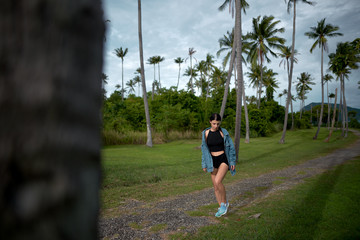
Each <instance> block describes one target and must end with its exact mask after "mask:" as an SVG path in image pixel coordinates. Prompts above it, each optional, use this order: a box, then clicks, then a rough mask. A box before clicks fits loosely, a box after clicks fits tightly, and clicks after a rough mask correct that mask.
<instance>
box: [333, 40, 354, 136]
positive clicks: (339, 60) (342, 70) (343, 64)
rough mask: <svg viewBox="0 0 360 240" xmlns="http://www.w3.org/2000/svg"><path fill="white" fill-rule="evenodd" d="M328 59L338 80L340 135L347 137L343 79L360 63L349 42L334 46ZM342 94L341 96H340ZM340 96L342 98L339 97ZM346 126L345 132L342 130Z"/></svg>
mask: <svg viewBox="0 0 360 240" xmlns="http://www.w3.org/2000/svg"><path fill="white" fill-rule="evenodd" d="M329 58H330V62H329V65H330V70H331V71H332V72H333V73H334V74H335V75H336V76H337V77H338V79H340V106H341V105H342V102H341V100H343V105H344V106H343V107H342V116H343V117H342V120H343V121H342V122H343V124H342V135H343V136H345V137H346V136H347V131H348V121H347V117H348V116H347V115H348V114H347V106H346V97H345V81H344V80H345V78H348V77H349V74H350V71H351V69H358V68H359V66H358V62H360V56H359V54H358V51H357V50H356V48H355V47H354V45H353V44H351V43H349V42H345V43H338V44H337V46H336V52H335V53H331V54H330V55H329ZM341 93H342V94H341ZM341 95H342V97H341ZM345 126H346V132H345V133H344V129H345Z"/></svg>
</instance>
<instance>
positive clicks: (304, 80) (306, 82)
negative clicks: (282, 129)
mask: <svg viewBox="0 0 360 240" xmlns="http://www.w3.org/2000/svg"><path fill="white" fill-rule="evenodd" d="M297 79H298V83H297V84H296V91H297V93H298V97H299V99H300V100H301V105H300V119H301V115H302V111H303V108H304V106H305V99H306V98H307V97H306V94H307V93H308V92H309V91H311V90H312V88H311V87H310V85H315V83H314V82H313V81H312V80H313V78H312V77H311V75H310V74H309V73H306V72H302V73H301V74H300V77H298V78H297Z"/></svg>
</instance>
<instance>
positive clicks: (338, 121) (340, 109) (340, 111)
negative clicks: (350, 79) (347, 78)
mask: <svg viewBox="0 0 360 240" xmlns="http://www.w3.org/2000/svg"><path fill="white" fill-rule="evenodd" d="M342 88H343V87H342V82H341V77H340V105H339V112H338V118H337V126H338V127H339V128H340V126H339V125H340V124H341V122H340V121H341V114H342V92H343V90H342Z"/></svg>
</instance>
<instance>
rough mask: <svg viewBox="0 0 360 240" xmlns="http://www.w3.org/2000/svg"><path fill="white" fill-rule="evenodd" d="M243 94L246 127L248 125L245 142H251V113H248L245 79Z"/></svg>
mask: <svg viewBox="0 0 360 240" xmlns="http://www.w3.org/2000/svg"><path fill="white" fill-rule="evenodd" d="M242 94H243V101H244V114H245V127H246V135H245V143H250V127H249V115H248V110H247V105H246V96H245V86H244V81H243V85H242Z"/></svg>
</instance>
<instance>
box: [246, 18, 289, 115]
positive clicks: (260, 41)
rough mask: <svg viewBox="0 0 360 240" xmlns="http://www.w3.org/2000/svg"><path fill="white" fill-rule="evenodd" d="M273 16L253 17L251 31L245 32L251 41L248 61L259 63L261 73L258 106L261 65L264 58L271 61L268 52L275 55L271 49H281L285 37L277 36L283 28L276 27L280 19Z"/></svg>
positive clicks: (260, 83)
mask: <svg viewBox="0 0 360 240" xmlns="http://www.w3.org/2000/svg"><path fill="white" fill-rule="evenodd" d="M274 19H275V18H274V16H264V17H263V18H262V19H261V17H260V16H258V17H257V18H253V21H252V23H253V24H252V32H250V33H248V34H246V36H245V39H248V40H250V41H251V43H250V50H249V55H248V58H247V60H248V62H252V63H257V64H258V65H260V70H261V75H260V82H259V92H258V94H259V99H258V108H260V101H261V92H262V81H263V71H262V67H263V64H264V60H265V59H266V61H267V62H271V60H270V58H269V57H268V55H269V53H270V54H271V55H272V56H274V57H277V54H276V53H275V52H273V51H272V50H271V49H272V48H275V49H281V48H282V46H283V44H284V43H285V39H284V38H281V37H278V36H277V34H278V33H283V32H284V31H285V28H283V27H282V28H277V27H276V25H277V24H279V23H280V20H277V21H274Z"/></svg>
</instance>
